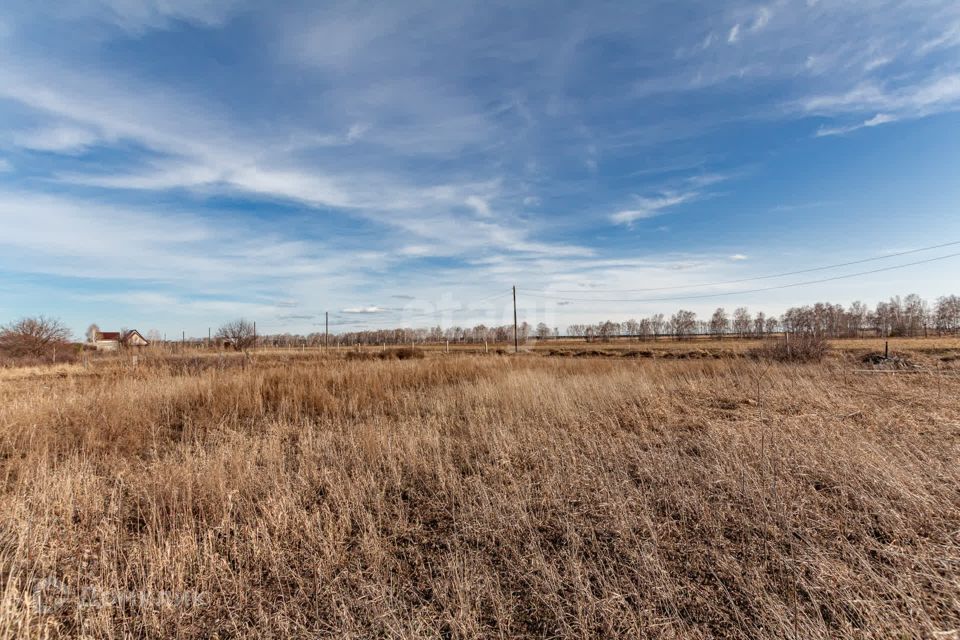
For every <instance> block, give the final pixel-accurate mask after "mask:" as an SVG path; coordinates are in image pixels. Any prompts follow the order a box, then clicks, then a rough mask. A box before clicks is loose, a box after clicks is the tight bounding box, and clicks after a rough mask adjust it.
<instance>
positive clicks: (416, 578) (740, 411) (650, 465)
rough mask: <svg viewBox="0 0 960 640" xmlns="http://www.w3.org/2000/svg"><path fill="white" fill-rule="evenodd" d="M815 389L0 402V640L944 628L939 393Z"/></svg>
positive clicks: (501, 369) (615, 363)
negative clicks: (32, 639) (5, 639)
mask: <svg viewBox="0 0 960 640" xmlns="http://www.w3.org/2000/svg"><path fill="white" fill-rule="evenodd" d="M372 355H374V354H372ZM375 355H376V356H379V353H375ZM844 366H845V365H844V363H843V362H838V361H835V360H830V361H827V362H824V363H820V364H801V365H788V364H780V363H774V364H770V365H769V366H767V367H766V368H765V369H763V370H762V376H761V377H760V378H758V377H757V374H758V373H760V369H759V368H758V365H757V363H755V362H752V361H750V360H747V359H728V360H712V359H711V360H644V359H625V358H620V359H611V358H579V359H576V358H549V357H535V356H531V357H503V356H494V355H489V356H483V355H478V356H460V355H456V354H454V353H451V354H450V355H449V356H444V355H433V356H430V357H427V358H425V359H408V360H394V359H380V358H379V357H371V358H370V359H367V358H360V359H356V358H355V359H350V360H348V359H347V358H346V357H342V358H340V357H337V356H336V353H335V352H332V353H330V354H329V355H327V356H320V355H316V354H314V355H309V354H307V355H297V354H292V353H291V354H284V355H269V354H255V355H252V356H250V357H249V358H246V357H241V356H239V355H238V356H229V357H211V358H193V357H175V356H170V355H164V356H158V357H155V358H153V357H145V358H144V359H143V360H141V362H140V364H139V366H137V367H136V368H132V369H131V368H124V367H122V366H119V364H117V365H114V364H112V363H111V362H110V361H97V362H94V363H93V364H92V365H91V366H90V367H89V369H87V368H84V367H82V366H79V365H74V366H72V367H68V368H60V369H56V370H45V369H36V370H28V372H27V373H24V374H23V375H13V374H12V373H10V374H8V375H7V374H5V376H4V377H0V481H2V483H3V485H2V486H3V490H2V493H0V585H2V586H0V636H4V637H29V636H32V637H43V636H51V637H55V636H79V635H86V636H113V637H120V636H145V635H147V636H184V637H209V636H210V635H211V634H213V633H220V634H221V635H226V634H228V635H235V636H252V635H260V636H280V635H283V636H288V635H306V634H310V635H317V636H337V637H342V636H352V637H365V636H371V635H380V636H391V637H420V636H448V637H490V636H532V637H616V636H619V637H677V638H680V637H682V638H709V637H729V638H757V637H771V638H774V637H778V638H779V637H785V636H786V637H790V636H793V637H801V638H832V637H860V638H873V637H875V638H888V637H895V636H902V637H926V636H933V635H934V634H936V633H939V632H944V631H950V630H952V629H956V628H957V627H960V603H958V599H957V592H958V586H960V539H958V534H957V532H958V531H960V469H958V466H957V464H956V460H957V455H958V453H960V406H958V404H957V402H956V400H955V398H956V397H957V392H958V391H960V379H958V378H956V377H942V379H941V380H940V384H941V385H942V387H943V393H942V395H941V394H940V393H938V391H937V390H936V389H934V388H932V385H929V384H928V377H927V376H897V377H896V379H883V380H881V379H879V378H880V376H871V377H869V378H863V377H861V378H856V377H854V379H852V380H851V381H849V382H848V381H847V380H846V379H845V377H844V375H843V370H844V369H843V368H844ZM50 371H56V372H59V373H55V374H53V375H51V374H50V373H49V372H50ZM761 381H762V386H761V384H760V383H761ZM754 398H755V399H754ZM753 405H756V406H755V407H754V406H753ZM758 416H759V417H760V426H761V434H760V438H759V441H758V439H757V437H756V431H755V429H754V428H752V426H753V425H755V424H756V419H757V417H758ZM840 416H843V417H845V418H841V419H838V417H840ZM766 423H770V425H771V426H772V425H776V426H775V429H773V431H772V432H771V434H773V433H775V434H776V437H775V439H772V440H771V441H770V442H769V443H768V438H767V435H766V433H765V429H766V427H765V426H764V425H765V424H766ZM771 437H772V436H771ZM760 540H762V541H763V543H762V544H763V550H762V555H761V554H760V553H758V551H757V550H756V549H754V548H753V544H752V541H760ZM758 556H759V557H758ZM44 581H46V582H44ZM84 594H86V595H87V596H90V594H93V596H94V597H92V598H88V599H87V600H84V599H83V597H82V596H83V595H84Z"/></svg>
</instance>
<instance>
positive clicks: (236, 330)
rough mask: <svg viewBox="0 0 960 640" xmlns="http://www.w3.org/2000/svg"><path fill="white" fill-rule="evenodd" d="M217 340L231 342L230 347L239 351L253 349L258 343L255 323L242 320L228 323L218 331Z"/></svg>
mask: <svg viewBox="0 0 960 640" xmlns="http://www.w3.org/2000/svg"><path fill="white" fill-rule="evenodd" d="M217 339H218V340H221V341H223V342H229V343H230V346H232V347H233V348H234V349H236V350H237V351H246V350H247V349H249V348H250V347H252V346H253V343H254V342H255V341H256V334H255V333H254V330H253V323H252V322H248V321H246V320H244V319H242V318H241V319H240V320H234V321H233V322H228V323H227V324H225V325H223V326H222V327H220V328H219V329H217Z"/></svg>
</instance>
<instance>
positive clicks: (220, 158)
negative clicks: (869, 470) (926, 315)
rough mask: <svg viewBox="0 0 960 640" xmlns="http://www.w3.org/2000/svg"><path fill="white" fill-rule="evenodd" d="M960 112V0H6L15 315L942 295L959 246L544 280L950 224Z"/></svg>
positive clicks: (161, 318) (391, 319) (953, 229)
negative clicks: (755, 280) (806, 275)
mask: <svg viewBox="0 0 960 640" xmlns="http://www.w3.org/2000/svg"><path fill="white" fill-rule="evenodd" d="M958 110H960V4H958V3H956V2H946V1H945V2H938V1H935V0H929V1H925V2H902V3H901V2H879V1H877V2H871V1H864V2H830V1H827V0H820V1H814V0H807V1H806V2H804V1H799V2H759V3H740V2H730V3H720V2H716V3H703V2H645V3H640V2H622V3H597V2H591V3H581V4H578V3H572V2H571V3H562V4H557V3H490V2H485V3H467V2H456V3H449V2H446V3H430V2H394V3H380V4H375V3H366V2H364V3H360V2H356V3H354V2H350V3H324V4H322V5H321V4H320V3H312V2H303V3H297V2H275V3H267V2H259V3H257V2H242V1H240V0H237V1H235V2H234V1H229V0H223V1H220V0H207V1H188V0H162V1H161V0H153V1H144V2H135V1H134V0H79V1H77V2H71V3H69V4H68V7H67V8H64V7H63V6H60V5H59V3H39V2H28V1H25V0H8V1H7V2H5V3H4V5H3V8H0V122H2V126H0V225H2V226H0V319H2V320H8V319H13V318H16V317H18V316H21V315H26V314H37V313H44V314H47V315H53V316H59V317H61V318H63V319H64V320H65V321H66V322H67V323H68V324H69V325H70V326H71V327H72V328H73V329H74V331H75V332H76V333H78V334H80V333H82V331H83V329H84V328H85V327H86V326H87V324H89V323H90V322H97V323H99V324H100V325H101V327H103V328H105V329H106V328H118V327H120V326H127V327H137V328H139V329H141V331H144V332H145V331H148V330H150V329H156V330H158V331H160V332H162V333H167V334H169V335H179V333H180V331H186V332H187V333H188V334H192V335H205V334H206V331H207V327H210V326H212V327H214V328H216V326H217V325H218V324H220V323H222V322H224V321H227V320H231V319H233V318H235V317H239V316H244V317H247V318H249V319H254V320H257V322H258V326H260V327H262V329H261V330H262V331H264V332H267V331H269V332H285V331H290V332H309V331H315V330H318V323H319V324H322V322H323V313H324V311H330V312H331V315H332V317H333V319H334V320H333V322H334V327H335V328H337V329H340V328H346V327H347V326H355V327H363V326H371V327H373V326H387V325H391V326H392V325H395V324H405V325H423V324H433V323H436V321H438V320H439V321H440V322H441V323H442V324H444V325H449V324H454V323H456V324H473V323H476V322H481V321H482V322H485V323H487V324H490V323H502V322H506V321H507V320H508V319H509V317H510V315H509V313H510V312H509V297H508V291H509V288H510V286H512V285H514V284H516V285H517V287H518V291H519V304H520V309H521V316H522V318H526V319H527V320H528V321H530V322H532V323H536V322H539V321H541V320H544V321H546V322H548V324H550V325H551V326H561V327H562V326H565V325H566V324H568V323H570V322H588V321H597V320H601V319H606V318H612V319H617V320H623V319H626V318H628V317H640V316H642V315H646V314H648V313H651V312H656V311H662V312H665V313H670V312H672V311H674V310H676V308H678V307H680V306H684V307H686V308H691V309H693V310H695V311H698V312H699V313H701V314H704V313H708V312H709V311H710V310H711V309H712V308H714V307H716V306H717V305H724V306H726V307H728V308H732V307H735V306H738V305H741V304H742V305H746V306H748V307H750V308H751V309H754V310H765V311H767V312H768V313H769V312H773V313H779V312H781V311H782V310H783V309H784V308H786V307H787V306H790V305H795V304H804V303H809V302H814V301H817V300H830V301H833V302H842V303H848V302H850V301H852V300H854V299H861V300H864V301H866V302H868V303H870V304H873V303H875V302H876V301H877V300H879V299H882V298H884V297H886V296H889V295H892V294H906V293H909V292H917V293H920V294H921V295H923V296H925V297H928V298H930V299H933V298H935V297H937V296H939V295H943V294H947V293H960V291H957V282H958V281H957V279H956V273H957V272H958V265H960V259H953V260H944V261H940V262H934V263H929V264H925V265H918V266H916V267H912V268H909V269H903V270H900V271H889V272H883V273H879V274H875V275H872V276H864V277H859V278H851V279H847V280H837V281H833V282H829V283H823V284H819V285H812V286H805V287H795V288H787V289H782V290H777V291H769V292H761V293H749V294H748V293H745V294H740V295H737V294H736V291H737V290H738V289H739V290H742V289H747V288H751V287H750V286H749V284H739V285H723V286H717V287H706V288H703V287H699V288H684V289H680V290H678V291H677V292H674V293H672V294H671V292H666V293H664V294H663V295H665V296H666V295H681V294H691V295H695V294H704V293H723V294H725V295H724V296H722V297H718V298H715V299H697V300H691V301H689V302H687V301H683V302H674V301H670V302H662V303H650V302H616V303H608V302H604V303H594V302H586V303H585V302H579V301H577V302H570V303H567V304H559V303H558V301H557V299H558V298H560V297H563V296H567V297H577V298H590V297H602V298H624V297H626V298H643V299H645V298H649V297H651V295H644V294H639V293H637V294H627V295H621V294H613V293H610V292H607V293H603V292H602V290H613V291H619V290H628V289H643V288H649V287H658V288H659V287H686V286H688V285H692V284H699V283H705V282H707V283H709V282H717V281H725V280H733V279H742V278H750V277H755V276H760V275H766V274H770V273H777V272H781V271H790V270H795V269H802V268H805V267H814V266H819V265H824V264H831V263H835V262H842V261H847V260H856V259H859V258H866V257H870V256H875V255H880V254H885V253H889V252H896V251H901V250H905V249H911V248H914V247H922V246H927V245H933V244H937V243H942V242H949V241H952V240H960V216H958V214H957V206H956V203H957V202H958V199H960V180H958V179H957V175H958V174H957V166H958V161H960V113H958ZM954 249H956V248H955V247H954ZM950 252H951V249H949V248H947V249H942V250H940V251H939V252H937V251H933V252H929V253H923V254H916V255H914V256H910V257H909V258H908V257H904V258H900V259H891V260H887V261H882V262H878V263H875V264H873V263H872V264H871V265H867V266H876V267H880V266H888V265H893V264H898V263H902V262H907V261H912V260H917V259H924V258H928V257H935V256H937V255H943V254H946V253H950ZM863 269H864V267H863V266H861V267H851V268H848V269H846V270H843V269H840V270H837V271H835V272H834V271H831V272H827V273H823V274H821V275H824V276H830V275H840V274H843V273H852V272H855V271H858V270H863ZM800 280H803V278H798V277H793V278H789V277H788V278H783V279H780V280H776V281H774V282H773V284H781V283H782V284H788V283H790V282H796V281H800ZM765 282H767V281H765ZM568 291H569V292H574V293H570V294H568V293H560V292H568ZM580 291H582V292H584V293H583V294H578V293H577V292H580ZM597 291H601V293H596V292H597ZM525 294H526V295H525ZM726 294H729V295H726ZM534 295H537V296H540V297H534ZM436 309H441V310H446V309H457V311H445V312H443V313H440V314H438V315H436V316H434V315H431V312H432V311H434V310H436ZM342 323H354V324H353V325H346V324H342Z"/></svg>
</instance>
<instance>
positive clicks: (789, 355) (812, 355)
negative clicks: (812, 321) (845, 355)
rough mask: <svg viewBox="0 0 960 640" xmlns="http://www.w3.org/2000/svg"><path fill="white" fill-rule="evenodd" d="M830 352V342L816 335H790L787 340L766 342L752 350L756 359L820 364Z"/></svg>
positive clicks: (752, 354)
mask: <svg viewBox="0 0 960 640" xmlns="http://www.w3.org/2000/svg"><path fill="white" fill-rule="evenodd" d="M829 351H830V342H829V341H828V340H827V339H826V338H825V337H824V336H822V335H819V334H814V333H796V334H790V335H789V336H788V337H787V338H773V339H769V340H766V341H764V343H763V346H761V347H757V348H755V349H751V350H750V351H749V353H750V355H751V356H753V357H755V358H763V359H766V360H776V361H778V362H819V361H820V360H822V359H823V357H824V356H825V355H827V353H828V352H829Z"/></svg>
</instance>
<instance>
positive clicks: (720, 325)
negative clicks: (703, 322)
mask: <svg viewBox="0 0 960 640" xmlns="http://www.w3.org/2000/svg"><path fill="white" fill-rule="evenodd" d="M729 327H730V319H729V318H727V312H726V311H724V310H723V307H719V308H717V310H716V311H714V312H713V316H712V317H711V318H710V333H712V334H713V335H715V336H719V337H720V338H723V334H725V333H726V332H727V329H728V328H729Z"/></svg>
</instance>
